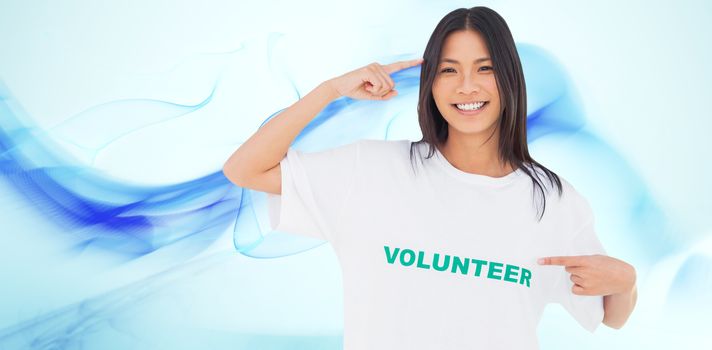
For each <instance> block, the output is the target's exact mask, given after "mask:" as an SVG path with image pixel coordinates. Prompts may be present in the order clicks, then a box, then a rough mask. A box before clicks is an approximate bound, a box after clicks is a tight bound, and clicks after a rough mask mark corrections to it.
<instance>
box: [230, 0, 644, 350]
mask: <svg viewBox="0 0 712 350" xmlns="http://www.w3.org/2000/svg"><path fill="white" fill-rule="evenodd" d="M423 57H424V58H423V59H418V60H411V61H402V62H396V63H392V64H388V65H380V64H378V63H373V64H370V65H368V66H366V67H362V68H359V69H357V70H355V71H352V72H349V73H346V74H344V75H341V76H339V77H336V78H333V79H330V80H328V81H326V82H324V83H322V84H320V85H319V86H318V87H317V88H315V89H314V90H313V91H311V92H310V93H309V94H307V95H306V96H304V98H302V99H301V100H299V101H297V102H296V103H294V104H293V105H292V106H290V107H289V108H288V109H287V110H285V111H284V112H282V113H281V114H280V115H279V116H277V117H275V118H274V119H272V120H271V121H270V122H269V123H267V124H266V125H264V126H263V127H262V128H260V130H258V132H257V133H255V134H254V135H253V136H252V137H250V139H249V140H247V141H246V142H245V143H244V144H243V145H242V146H241V147H240V148H239V149H238V150H237V151H235V153H234V154H233V155H232V156H231V157H230V159H229V160H228V161H227V163H226V164H225V167H224V173H225V175H226V176H227V177H228V178H229V179H230V180H231V181H232V182H234V183H235V184H237V185H239V186H242V187H246V188H251V189H254V190H258V191H264V192H267V193H268V200H269V210H270V220H271V224H272V227H273V228H274V229H275V230H278V231H283V232H289V233H295V234H301V235H305V236H310V237H314V238H318V239H324V240H327V241H329V242H330V243H331V244H332V246H333V247H334V250H335V251H336V254H337V256H338V258H339V262H340V264H341V268H342V275H343V284H344V317H345V318H344V349H346V350H356V349H381V348H382V349H393V348H409V349H464V348H472V349H494V348H497V349H536V348H538V341H537V337H536V336H537V332H536V328H537V324H538V321H539V318H540V316H541V313H542V311H543V309H544V307H545V306H546V304H548V303H559V304H561V305H562V306H564V308H565V309H566V310H567V311H568V312H569V313H570V314H571V315H572V316H573V317H574V318H575V319H576V320H577V321H578V322H579V323H580V324H581V325H582V326H583V327H585V328H586V329H587V330H589V331H591V332H593V331H594V330H595V329H596V328H597V326H598V324H600V323H601V322H603V323H604V324H606V325H608V326H609V327H612V328H616V329H617V328H620V327H622V325H623V324H624V323H625V321H626V320H627V318H628V316H629V315H630V313H631V312H632V309H633V307H634V305H635V301H636V298H637V289H636V286H635V269H634V268H633V267H632V266H631V265H629V264H627V263H625V262H623V261H621V260H618V259H615V258H612V257H609V256H607V255H606V254H605V250H604V249H603V247H602V246H601V244H600V242H599V240H598V238H597V236H596V233H595V230H594V220H593V213H592V211H591V207H590V205H589V204H588V201H587V200H586V199H585V198H583V197H582V196H581V195H580V194H579V193H578V192H577V191H576V190H575V189H574V187H573V186H572V185H571V184H569V183H568V182H567V181H566V180H564V179H563V178H560V177H559V176H557V175H556V174H555V173H553V172H551V171H550V170H548V169H547V168H545V167H544V166H542V165H541V164H539V163H537V162H536V161H534V160H533V159H532V158H531V156H530V155H529V153H528V150H527V141H526V89H525V82H524V75H523V73H522V67H521V63H520V61H519V56H518V54H517V51H516V48H515V45H514V40H513V38H512V35H511V33H510V31H509V28H508V26H507V24H506V23H505V21H504V20H503V19H502V17H500V16H499V15H498V14H497V13H496V12H495V11H493V10H491V9H489V8H486V7H474V8H471V9H464V8H462V9H457V10H455V11H452V12H451V13H449V14H447V15H446V16H445V17H444V18H443V19H442V20H441V21H440V22H439V23H438V25H437V27H436V28H435V30H434V32H433V34H432V36H431V37H430V40H429V42H428V44H427V46H426V49H425V53H424V55H423ZM419 64H423V66H422V71H421V80H420V82H421V84H420V96H419V101H418V116H419V123H420V127H421V131H422V134H423V138H422V139H421V140H420V141H418V142H410V141H408V140H397V141H383V140H359V141H357V142H353V143H350V144H346V145H342V146H339V147H335V148H332V149H330V150H326V151H321V152H313V153H304V152H300V151H298V150H295V149H293V148H290V147H289V146H290V144H291V142H292V141H293V140H294V139H295V137H296V136H297V134H299V132H300V131H301V130H302V129H303V128H304V127H305V126H306V125H307V124H308V123H309V121H310V120H311V119H312V118H313V117H315V116H316V115H317V114H318V113H319V111H321V110H322V109H323V108H324V107H325V106H326V105H327V104H328V103H330V102H331V101H332V100H334V99H335V98H338V97H340V96H347V97H350V98H354V99H373V100H388V99H390V98H392V97H393V96H396V94H397V92H396V90H395V89H394V87H395V84H394V82H393V80H392V79H391V77H390V76H389V75H390V74H391V73H393V72H396V71H398V70H401V69H405V68H408V67H412V66H416V65H419ZM285 153H286V156H285ZM425 153H427V155H424V154H425ZM545 180H548V181H545ZM545 212H546V215H545ZM539 258H541V259H539ZM547 265H553V266H547Z"/></svg>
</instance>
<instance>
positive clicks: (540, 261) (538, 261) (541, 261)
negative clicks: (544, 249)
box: [536, 258, 544, 265]
mask: <svg viewBox="0 0 712 350" xmlns="http://www.w3.org/2000/svg"><path fill="white" fill-rule="evenodd" d="M536 262H537V263H539V265H541V264H543V263H544V259H543V258H539V259H537V261H536Z"/></svg>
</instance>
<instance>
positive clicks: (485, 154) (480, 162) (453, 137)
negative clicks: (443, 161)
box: [438, 129, 514, 177]
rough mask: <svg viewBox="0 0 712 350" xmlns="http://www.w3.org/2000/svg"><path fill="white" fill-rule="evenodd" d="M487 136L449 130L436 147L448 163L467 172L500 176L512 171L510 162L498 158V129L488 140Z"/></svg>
mask: <svg viewBox="0 0 712 350" xmlns="http://www.w3.org/2000/svg"><path fill="white" fill-rule="evenodd" d="M449 131H453V130H452V129H450V130H449ZM488 136H489V135H484V136H482V135H475V136H471V135H461V134H458V133H457V132H455V133H452V132H449V133H448V138H447V140H445V142H444V143H442V144H440V145H439V147H438V149H440V153H442V154H443V156H445V158H447V160H448V161H449V162H450V164H452V165H453V166H454V167H456V168H458V169H460V170H462V171H464V172H467V173H472V174H478V175H486V176H491V177H502V176H505V175H507V174H509V173H511V172H512V171H514V168H513V167H512V166H511V164H506V163H503V162H502V161H500V159H499V132H498V130H495V131H494V135H492V137H491V138H490V139H489V140H487V137H488ZM485 140H487V141H485Z"/></svg>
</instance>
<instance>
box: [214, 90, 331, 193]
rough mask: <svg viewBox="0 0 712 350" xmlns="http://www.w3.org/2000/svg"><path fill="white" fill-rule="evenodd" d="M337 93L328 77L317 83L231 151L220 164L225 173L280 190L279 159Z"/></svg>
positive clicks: (245, 183) (244, 184)
mask: <svg viewBox="0 0 712 350" xmlns="http://www.w3.org/2000/svg"><path fill="white" fill-rule="evenodd" d="M338 97H339V93H338V91H337V90H335V89H334V88H333V87H332V86H331V83H330V80H327V81H325V82H323V83H321V84H319V85H318V86H317V87H316V88H314V90H312V91H311V92H309V93H308V94H306V95H305V96H304V97H303V98H301V99H299V101H297V102H295V103H294V104H292V105H291V106H290V107H289V108H287V109H286V110H284V111H282V112H281V113H279V114H278V115H276V116H274V117H273V118H272V119H271V120H270V121H268V122H267V123H265V124H264V125H263V126H262V127H261V128H259V129H258V130H257V132H255V133H254V134H253V135H252V136H250V138H249V139H247V141H245V142H244V143H243V144H242V145H241V146H240V147H239V148H238V149H237V150H236V151H235V152H233V154H232V155H231V156H230V158H228V160H227V162H225V165H224V166H223V174H225V177H227V178H228V180H230V181H231V182H232V183H234V184H236V185H238V186H241V187H247V188H251V189H254V190H258V191H263V192H270V193H274V194H280V193H281V181H280V180H281V173H280V167H279V162H280V161H281V160H282V158H284V155H285V154H287V150H288V149H289V146H290V145H291V144H292V142H293V141H294V139H295V138H296V137H297V135H299V133H300V132H301V131H302V130H303V129H304V127H306V126H307V124H309V122H310V121H311V120H312V119H314V117H315V116H316V115H317V114H319V112H320V111H321V110H322V109H324V107H326V106H327V105H328V104H329V103H331V101H333V100H334V99H336V98H338Z"/></svg>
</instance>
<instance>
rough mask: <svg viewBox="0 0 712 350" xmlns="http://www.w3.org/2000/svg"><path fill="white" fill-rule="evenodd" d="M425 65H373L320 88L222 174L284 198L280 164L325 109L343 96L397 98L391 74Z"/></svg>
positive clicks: (277, 119) (267, 127)
mask: <svg viewBox="0 0 712 350" xmlns="http://www.w3.org/2000/svg"><path fill="white" fill-rule="evenodd" d="M422 62H423V59H422V58H419V59H415V60H408V61H398V62H395V63H391V64H388V65H385V66H382V65H380V64H378V63H377V62H374V63H371V64H369V65H367V66H364V67H361V68H359V69H356V70H353V71H351V72H348V73H346V74H343V75H340V76H338V77H336V78H333V79H329V80H327V81H325V82H323V83H321V84H319V86H317V87H316V88H315V89H314V90H312V91H311V92H309V93H308V94H306V95H305V96H304V97H303V98H301V99H300V100H299V101H297V102H295V103H294V104H292V105H291V106H289V108H287V109H286V110H284V111H283V112H282V113H280V114H278V115H276V116H274V117H273V118H272V119H271V120H270V121H268V122H267V123H266V124H264V125H263V126H262V127H261V128H259V129H258V130H257V132H256V133H255V134H253V135H252V136H251V137H250V138H249V139H247V141H245V142H244V143H243V144H242V145H241V146H240V147H239V148H238V149H237V150H236V151H235V152H234V153H233V154H232V155H231V156H230V158H229V159H228V160H227V162H225V165H223V174H225V177H227V178H228V180H230V181H231V182H232V183H234V184H236V185H238V186H240V187H246V188H250V189H254V190H257V191H261V192H269V193H274V194H281V193H282V191H281V186H282V182H281V179H282V176H281V170H280V166H279V163H280V161H281V160H282V159H283V158H284V156H285V155H286V154H287V151H288V150H289V146H290V145H291V144H292V142H293V141H294V139H295V138H296V137H297V135H299V133H300V132H301V131H302V130H303V129H304V127H306V126H307V124H309V122H310V121H311V120H312V119H314V117H316V115H317V114H319V112H320V111H321V110H322V109H324V107H326V106H327V105H328V104H329V103H331V101H332V100H334V99H336V98H338V97H341V96H347V97H350V98H353V99H368V100H388V99H390V98H391V97H393V96H395V95H396V94H397V92H396V90H394V87H395V83H394V82H393V79H391V77H390V74H391V73H393V72H396V71H399V70H401V69H405V68H408V67H412V66H417V65H419V64H421V63H422Z"/></svg>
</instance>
